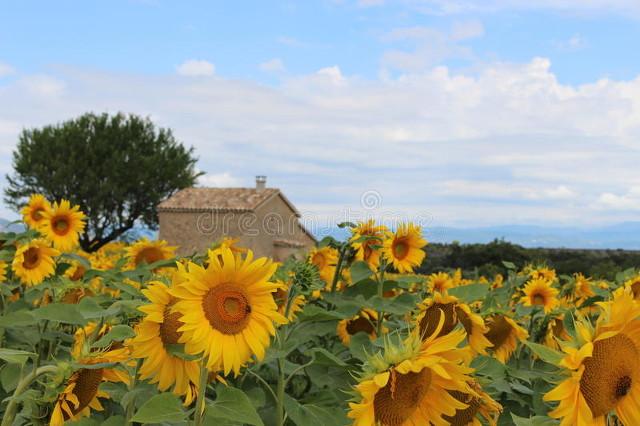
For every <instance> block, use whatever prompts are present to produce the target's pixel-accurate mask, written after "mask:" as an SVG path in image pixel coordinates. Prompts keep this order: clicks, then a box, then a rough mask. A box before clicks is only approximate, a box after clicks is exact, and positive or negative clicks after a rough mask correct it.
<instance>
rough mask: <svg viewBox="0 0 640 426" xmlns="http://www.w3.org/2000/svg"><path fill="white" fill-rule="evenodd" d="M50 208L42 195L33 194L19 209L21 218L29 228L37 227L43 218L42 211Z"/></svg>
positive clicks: (49, 204)
mask: <svg viewBox="0 0 640 426" xmlns="http://www.w3.org/2000/svg"><path fill="white" fill-rule="evenodd" d="M49 209H51V203H49V201H47V199H46V198H44V195H41V194H33V195H32V196H31V197H30V198H29V202H28V203H27V205H26V206H24V207H23V208H22V210H20V213H21V214H22V220H23V221H24V223H26V224H27V225H28V226H29V228H31V229H38V228H39V227H40V225H41V224H42V222H43V220H44V213H45V212H46V211H48V210H49Z"/></svg>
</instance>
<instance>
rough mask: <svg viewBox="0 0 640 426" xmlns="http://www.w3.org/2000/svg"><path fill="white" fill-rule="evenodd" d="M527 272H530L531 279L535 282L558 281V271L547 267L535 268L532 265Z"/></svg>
mask: <svg viewBox="0 0 640 426" xmlns="http://www.w3.org/2000/svg"><path fill="white" fill-rule="evenodd" d="M526 270H528V271H529V277H531V279H533V280H545V281H555V279H556V271H554V270H553V269H550V268H547V267H541V268H535V267H533V266H531V265H530V266H529V267H528V268H527V269H526Z"/></svg>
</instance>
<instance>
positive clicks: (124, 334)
mask: <svg viewBox="0 0 640 426" xmlns="http://www.w3.org/2000/svg"><path fill="white" fill-rule="evenodd" d="M135 335H136V333H135V332H134V331H133V328H131V327H129V326H128V325H124V324H118V325H114V326H113V327H112V328H111V330H109V332H108V333H107V334H105V335H104V336H102V338H100V339H98V340H97V341H96V342H94V343H93V345H91V347H92V348H104V347H105V346H107V345H109V344H110V343H111V342H124V341H125V340H126V339H129V338H131V337H134V336H135Z"/></svg>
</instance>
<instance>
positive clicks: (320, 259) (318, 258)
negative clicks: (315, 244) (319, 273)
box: [311, 253, 327, 270]
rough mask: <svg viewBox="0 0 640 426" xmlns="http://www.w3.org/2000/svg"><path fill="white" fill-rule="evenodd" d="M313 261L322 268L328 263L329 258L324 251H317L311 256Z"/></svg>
mask: <svg viewBox="0 0 640 426" xmlns="http://www.w3.org/2000/svg"><path fill="white" fill-rule="evenodd" d="M311 263H313V264H314V265H316V266H317V267H318V269H319V270H322V269H324V267H325V266H326V265H327V259H326V258H325V257H324V255H323V254H322V253H316V254H314V255H313V258H311Z"/></svg>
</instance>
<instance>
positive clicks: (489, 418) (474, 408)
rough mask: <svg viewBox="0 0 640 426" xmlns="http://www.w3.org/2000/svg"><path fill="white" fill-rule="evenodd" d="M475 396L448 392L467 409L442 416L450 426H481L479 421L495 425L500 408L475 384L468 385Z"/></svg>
mask: <svg viewBox="0 0 640 426" xmlns="http://www.w3.org/2000/svg"><path fill="white" fill-rule="evenodd" d="M469 386H470V387H471V388H473V390H474V391H475V395H471V394H468V393H464V392H460V391H449V393H450V394H451V396H453V397H454V398H455V399H457V400H458V401H460V402H464V403H465V404H467V408H464V409H461V410H456V414H455V415H453V416H444V419H445V420H446V421H448V422H449V424H450V425H451V426H482V425H483V423H482V422H481V421H480V419H484V421H485V422H486V423H488V424H490V425H492V426H493V425H495V424H496V422H497V419H498V416H499V415H500V413H501V412H502V406H501V405H500V404H498V403H497V402H496V401H494V400H493V398H491V397H490V396H489V395H488V394H487V393H486V392H484V391H483V390H482V388H481V387H480V385H478V383H476V382H471V383H469Z"/></svg>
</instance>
